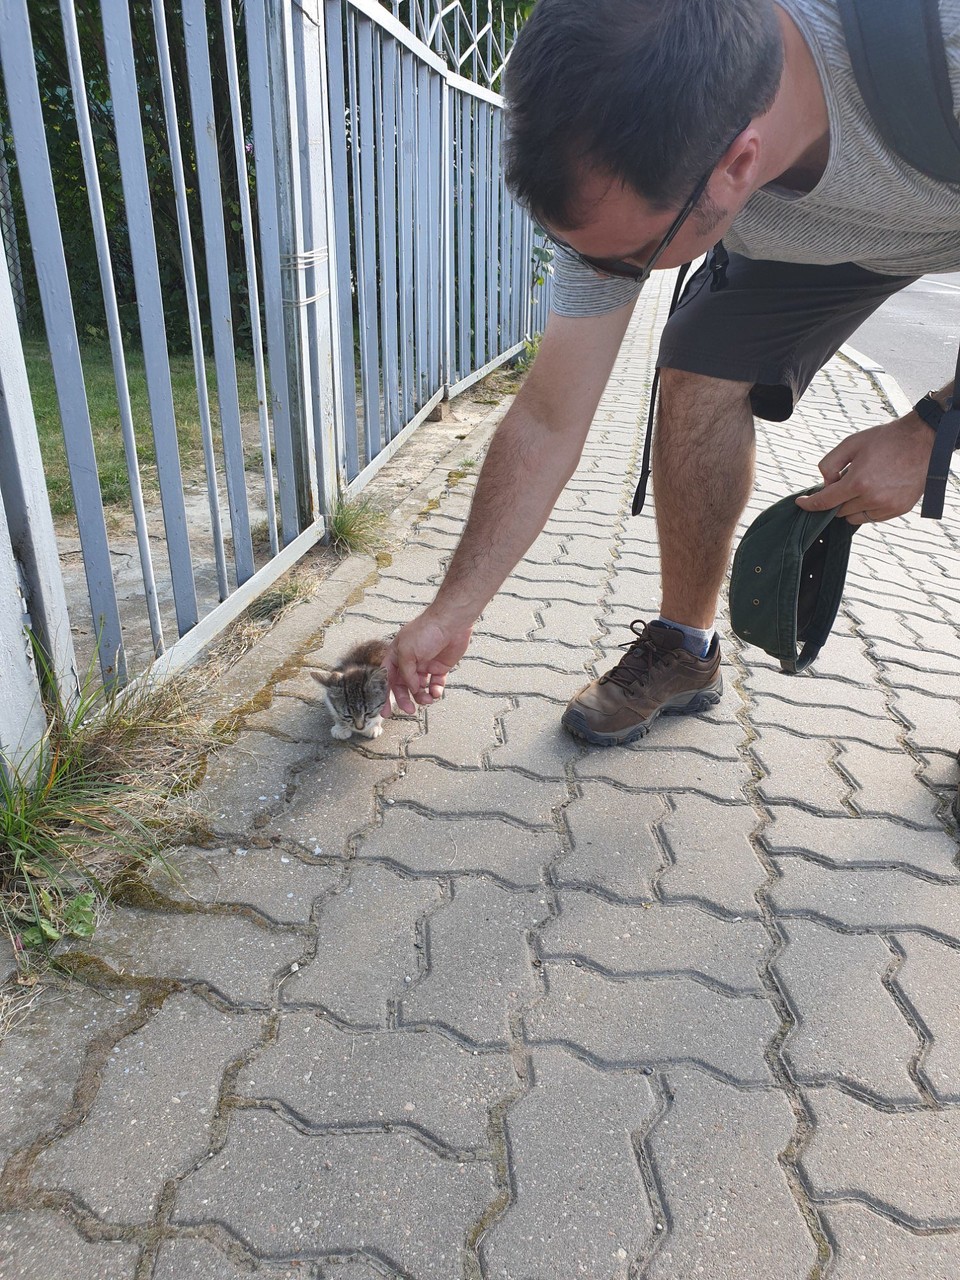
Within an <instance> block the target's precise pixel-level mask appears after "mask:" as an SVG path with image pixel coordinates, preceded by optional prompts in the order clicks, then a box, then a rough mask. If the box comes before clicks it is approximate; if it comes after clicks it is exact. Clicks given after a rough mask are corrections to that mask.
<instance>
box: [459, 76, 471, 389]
mask: <svg viewBox="0 0 960 1280" xmlns="http://www.w3.org/2000/svg"><path fill="white" fill-rule="evenodd" d="M472 138H473V111H472V105H471V101H470V97H469V95H468V94H466V93H463V92H461V93H460V148H459V154H460V185H459V192H458V196H459V199H458V206H457V234H458V236H459V238H460V245H459V248H460V272H459V277H458V279H457V293H458V295H459V298H460V335H459V337H460V377H461V378H464V377H466V375H467V373H468V371H469V369H470V347H471V345H472V344H471V332H470V330H471V316H472V308H473V272H472V270H471V263H470V259H471V249H472V247H473V238H472V236H471V234H470V219H471V212H470V211H471V205H472V201H473V196H472V185H471V179H472V170H473V162H472V154H473V141H472Z"/></svg>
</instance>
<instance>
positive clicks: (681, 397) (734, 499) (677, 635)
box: [562, 369, 754, 746]
mask: <svg viewBox="0 0 960 1280" xmlns="http://www.w3.org/2000/svg"><path fill="white" fill-rule="evenodd" d="M661 386H662V389H663V399H662V401H661V409H660V423H659V427H658V429H657V434H656V437H655V443H654V466H653V480H654V493H655V494H656V499H657V525H658V530H659V535H660V557H661V567H662V578H663V608H662V610H661V614H662V617H663V618H664V619H667V620H669V621H670V622H675V623H680V624H682V626H684V627H694V628H698V629H702V630H704V631H706V630H709V629H710V628H711V627H712V626H713V620H714V615H715V613H716V608H717V596H718V595H719V592H720V587H721V584H722V583H723V576H724V573H725V572H726V568H727V561H728V560H729V558H730V544H731V542H732V541H733V533H734V530H735V529H736V527H737V520H738V519H739V517H740V513H741V511H742V510H743V508H744V506H745V505H746V502H747V499H748V498H749V496H750V490H751V487H752V484H753V460H754V436H753V415H752V414H751V412H750V404H749V400H748V395H749V391H750V387H749V384H747V383H742V382H741V383H738V382H724V381H721V380H719V379H715V378H703V377H700V376H699V375H696V374H690V373H681V372H679V371H678V370H676V369H664V370H663V371H662V372H661ZM634 630H635V632H636V636H637V639H636V641H635V642H634V643H633V644H631V645H630V648H629V649H628V650H627V652H626V653H625V654H624V655H623V657H622V658H621V659H620V661H619V662H618V663H617V664H616V666H615V667H613V668H611V670H609V671H606V672H604V674H603V675H602V676H600V678H599V679H598V680H594V681H593V683H592V684H589V685H587V686H586V688H584V689H581V690H580V692H579V693H578V694H576V696H575V697H573V698H572V699H571V700H570V702H569V703H568V704H567V709H566V711H564V713H563V718H562V723H563V726H564V728H565V729H567V731H568V732H569V733H572V734H573V735H574V736H575V737H577V738H583V739H584V740H585V741H587V742H591V743H595V744H596V745H597V746H614V745H618V744H622V743H627V742H633V741H634V740H635V739H637V738H642V737H643V735H644V734H645V733H647V732H648V731H649V729H650V727H651V725H652V724H653V722H654V721H655V720H656V719H657V718H658V717H660V716H662V715H685V714H696V713H698V712H700V711H704V710H706V708H707V707H711V706H713V705H714V704H715V703H717V702H719V700H720V696H721V694H722V692H723V677H722V675H721V673H720V646H719V645H718V644H717V643H716V641H715V640H714V641H713V642H712V643H711V644H710V645H709V646H708V648H707V651H706V652H705V653H703V654H697V653H696V652H693V651H691V650H690V649H688V648H687V647H686V645H685V643H684V636H683V635H682V634H681V632H680V631H679V630H677V629H676V628H674V627H669V626H663V625H662V624H661V623H657V622H652V623H650V624H648V625H645V626H642V627H641V626H639V624H635V626H634Z"/></svg>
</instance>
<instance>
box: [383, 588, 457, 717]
mask: <svg viewBox="0 0 960 1280" xmlns="http://www.w3.org/2000/svg"><path fill="white" fill-rule="evenodd" d="M472 632H473V628H472V627H456V626H452V625H451V624H449V623H445V622H444V621H443V620H441V619H438V618H437V617H436V616H435V615H434V614H431V612H430V610H427V611H425V612H424V613H421V614H420V616H419V617H417V618H414V619H413V621H412V622H408V623H407V625H406V626H405V627H403V628H402V629H401V630H400V631H398V632H397V634H396V636H395V637H394V639H393V642H392V644H391V645H390V648H389V649H388V650H387V656H386V658H385V659H384V666H385V667H386V671H387V679H388V680H389V683H390V692H391V693H392V694H393V697H394V701H395V702H396V704H397V706H398V707H399V709H400V710H401V711H406V712H407V713H408V714H412V713H414V712H415V711H416V709H417V705H419V706H421V707H428V706H429V705H430V703H431V702H436V701H437V699H438V698H441V697H442V696H443V690H444V686H445V685H446V683H447V675H448V674H449V673H450V672H451V671H452V670H453V668H454V667H455V666H456V665H457V663H458V662H459V661H460V659H461V658H462V657H463V655H464V653H465V652H466V649H467V645H468V644H469V643H470V636H471V634H472ZM384 714H386V712H385V713H384Z"/></svg>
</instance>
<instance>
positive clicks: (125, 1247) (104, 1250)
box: [0, 1210, 140, 1280]
mask: <svg viewBox="0 0 960 1280" xmlns="http://www.w3.org/2000/svg"><path fill="white" fill-rule="evenodd" d="M139 1256H140V1247H139V1245H136V1244H133V1243H131V1242H127V1241H125V1240H97V1241H89V1240H85V1239H84V1238H83V1236H82V1235H81V1234H80V1232H79V1231H77V1230H76V1229H75V1228H74V1227H73V1226H71V1224H70V1222H69V1220H68V1219H67V1217H66V1215H65V1214H61V1213H55V1212H54V1211H53V1210H41V1211H40V1212H38V1213H8V1214H2V1215H0V1275H2V1276H3V1277H4V1280H50V1277H51V1276H57V1275H65V1274H68V1275H69V1277H70V1280H134V1275H135V1274H136V1270H137V1260H138V1258H139ZM66 1259H69V1271H68V1272H67V1271H65V1261H66Z"/></svg>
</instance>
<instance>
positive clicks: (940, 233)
mask: <svg viewBox="0 0 960 1280" xmlns="http://www.w3.org/2000/svg"><path fill="white" fill-rule="evenodd" d="M778 3H779V4H780V5H781V6H782V7H783V8H784V9H785V10H786V12H787V13H788V14H789V15H790V16H791V18H793V20H794V22H795V23H796V24H797V26H798V27H799V29H800V31H801V33H802V34H803V37H804V39H805V40H806V42H807V44H808V46H809V47H810V51H811V53H812V55H813V57H814V60H815V62H816V65H817V70H818V71H819V73H820V80H821V83H822V86H823V92H824V96H825V98H826V102H827V110H828V112H829V116H830V156H829V159H828V161H827V167H826V169H825V171H824V174H823V177H822V178H821V179H820V182H819V183H818V184H817V186H816V187H815V188H814V190H813V191H811V192H809V193H808V194H805V195H798V194H797V193H795V192H790V191H787V190H785V189H783V188H777V187H776V186H773V185H772V186H768V187H763V188H761V189H760V190H759V191H757V192H755V193H754V195H753V196H751V198H750V200H749V202H748V203H747V205H746V206H745V207H744V209H743V210H742V211H741V212H740V213H739V214H738V215H737V217H736V219H735V220H734V223H733V225H732V226H731V227H730V229H729V230H728V231H727V233H726V235H725V236H724V238H723V242H724V244H725V245H726V247H727V248H728V249H729V250H731V251H733V252H735V253H740V254H743V255H744V256H745V257H747V258H770V259H773V260H774V261H780V262H811V263H837V262H855V263H857V264H858V265H859V266H862V267H866V268H867V269H868V270H870V271H877V272H880V273H881V274H885V275H918V276H920V275H925V274H926V273H927V272H930V271H952V270H957V269H960V190H958V189H957V188H954V187H950V186H947V185H945V184H944V183H939V182H934V181H933V179H931V178H927V177H925V176H924V175H923V174H922V173H918V172H917V170H916V169H913V168H911V166H910V165H908V164H907V163H906V162H905V161H904V160H901V159H900V157H899V156H897V155H895V154H894V153H893V152H891V151H890V150H889V149H888V148H887V147H886V145H885V144H884V142H883V140H882V139H881V137H880V135H879V133H878V132H877V129H876V126H875V125H874V123H873V120H872V118H871V116H870V113H869V112H868V110H867V108H866V106H865V104H864V102H863V99H862V98H861V96H860V91H859V89H858V88H857V82H856V78H855V76H854V74H853V68H852V67H851V65H850V57H849V55H848V53H847V48H846V43H845V41H844V37H843V26H842V23H841V19H840V14H839V12H838V10H837V5H836V2H835V0H778ZM940 16H941V22H942V26H943V33H944V40H945V43H946V47H947V59H948V62H949V65H950V79H951V83H952V86H953V98H954V105H955V107H956V104H957V103H958V102H960V0H940ZM958 115H960V113H958ZM637 293H638V288H637V285H636V284H635V283H634V282H633V281H630V280H623V279H615V278H609V277H608V278H603V277H600V276H598V275H596V273H595V272H593V271H591V270H590V268H589V267H586V266H584V264H583V263H581V262H579V261H578V259H577V258H576V257H575V256H574V255H573V254H571V253H569V252H567V251H565V250H563V249H560V248H558V249H557V250H556V254H555V259H554V280H553V290H552V300H551V307H552V309H553V310H554V311H556V312H558V313H559V314H560V315H566V316H590V315H602V314H603V313H604V312H607V311H612V310H614V309H615V308H616V307H619V306H622V305H623V304H624V303H626V302H629V301H631V300H632V299H633V298H635V297H636V295H637Z"/></svg>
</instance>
